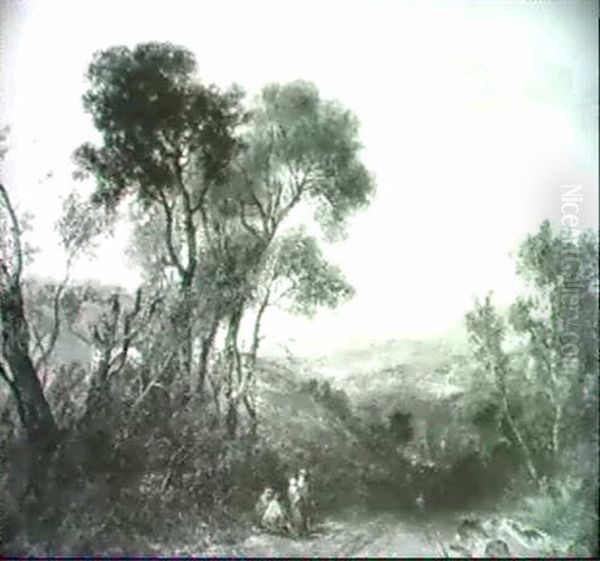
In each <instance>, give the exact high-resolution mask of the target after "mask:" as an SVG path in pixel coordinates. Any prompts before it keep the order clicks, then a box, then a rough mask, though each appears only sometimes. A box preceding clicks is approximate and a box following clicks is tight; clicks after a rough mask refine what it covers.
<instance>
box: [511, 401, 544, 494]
mask: <svg viewBox="0 0 600 561" xmlns="http://www.w3.org/2000/svg"><path fill="white" fill-rule="evenodd" d="M502 409H503V412H504V418H505V419H506V422H507V423H508V426H509V427H510V430H511V431H512V432H513V434H514V435H515V438H516V439H517V442H518V444H519V446H520V448H521V451H522V452H523V457H524V458H525V467H526V468H527V473H528V474H529V477H531V479H532V480H533V482H534V483H535V484H536V485H537V487H538V488H539V489H540V490H541V489H542V487H543V485H542V481H541V479H540V476H539V474H538V471H537V469H536V467H535V464H534V463H533V457H532V455H531V450H529V446H527V443H526V442H525V439H524V438H523V435H522V434H521V431H520V430H519V427H518V426H517V424H516V422H515V420H514V419H513V416H512V414H511V412H510V410H509V408H508V399H507V397H506V393H504V394H503V395H502Z"/></svg>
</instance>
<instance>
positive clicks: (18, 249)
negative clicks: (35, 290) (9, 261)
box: [0, 183, 23, 285]
mask: <svg viewBox="0 0 600 561" xmlns="http://www.w3.org/2000/svg"><path fill="white" fill-rule="evenodd" d="M0 197H1V198H2V199H3V201H4V205H5V206H6V210H7V211H8V215H9V217H10V221H11V230H12V235H13V241H14V244H15V253H16V255H15V258H16V263H17V265H16V269H15V271H13V272H12V279H11V280H12V283H13V284H14V285H17V284H18V283H19V281H20V280H21V273H22V271H23V247H22V245H21V228H20V227H19V220H18V218H17V214H16V212H15V209H14V207H13V206H12V203H11V201H10V197H9V196H8V191H7V190H6V189H5V187H4V185H3V184H2V183H0Z"/></svg>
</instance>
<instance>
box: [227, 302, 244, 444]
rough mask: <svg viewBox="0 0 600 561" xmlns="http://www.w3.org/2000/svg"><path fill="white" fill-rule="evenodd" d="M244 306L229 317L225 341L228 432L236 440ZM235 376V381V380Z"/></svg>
mask: <svg viewBox="0 0 600 561" xmlns="http://www.w3.org/2000/svg"><path fill="white" fill-rule="evenodd" d="M242 312H243V306H240V307H239V308H238V309H237V310H235V311H234V312H233V313H232V314H231V315H230V317H229V326H228V329H227V337H226V341H225V356H226V369H227V393H226V395H227V418H226V424H227V432H228V435H229V437H230V438H235V436H236V433H237V425H238V411H237V407H238V402H239V397H240V396H239V393H238V392H239V389H240V385H241V383H242V365H241V358H240V353H239V349H238V334H239V330H240V323H241V320H242ZM234 376H235V378H236V379H235V380H234Z"/></svg>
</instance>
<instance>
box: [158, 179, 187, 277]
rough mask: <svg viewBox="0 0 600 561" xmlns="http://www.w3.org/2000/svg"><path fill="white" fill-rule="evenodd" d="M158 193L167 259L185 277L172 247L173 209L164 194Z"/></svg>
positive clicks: (160, 191)
mask: <svg viewBox="0 0 600 561" xmlns="http://www.w3.org/2000/svg"><path fill="white" fill-rule="evenodd" d="M158 193H159V201H160V203H161V206H162V208H163V211H164V213H165V220H166V222H167V225H166V232H165V242H166V244H167V251H168V252H169V258H170V259H171V264H172V265H173V266H174V267H175V268H176V269H177V271H178V272H179V274H180V275H181V276H184V275H185V269H184V268H183V265H182V264H181V261H179V258H178V257H177V252H176V251H175V247H174V246H173V209H172V208H171V205H169V201H167V198H166V197H165V194H164V193H163V192H162V190H159V191H158Z"/></svg>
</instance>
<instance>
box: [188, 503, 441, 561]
mask: <svg viewBox="0 0 600 561" xmlns="http://www.w3.org/2000/svg"><path fill="white" fill-rule="evenodd" d="M189 553H190V554H193V555H200V556H202V557H205V556H210V557H212V556H219V557H413V558H414V557H420V558H423V557H442V552H441V549H440V548H439V546H438V545H437V543H436V541H435V540H434V539H433V538H432V536H431V533H430V532H429V531H427V529H426V527H425V525H424V524H423V525H417V524H414V523H411V522H406V521H402V520H401V519H400V518H399V517H398V516H397V515H391V514H376V515H367V514H365V513H362V514H359V513H353V514H347V515H345V516H339V517H334V518H330V519H327V520H325V521H324V522H323V523H322V524H320V525H319V526H318V527H317V528H316V529H315V532H314V534H313V535H312V536H311V537H309V538H305V539H292V538H290V537H287V536H278V535H271V534H266V533H257V534H254V535H252V536H250V537H249V538H247V539H246V540H244V541H243V542H242V543H239V544H235V545H231V546H219V547H214V548H211V549H210V550H208V551H203V552H189Z"/></svg>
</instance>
